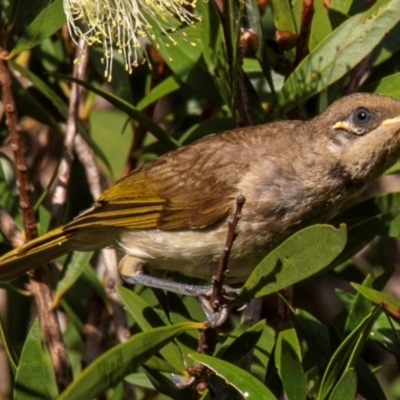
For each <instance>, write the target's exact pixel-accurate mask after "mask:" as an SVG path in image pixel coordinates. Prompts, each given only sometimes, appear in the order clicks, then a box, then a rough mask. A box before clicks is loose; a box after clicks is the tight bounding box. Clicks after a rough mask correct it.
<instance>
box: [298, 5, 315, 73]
mask: <svg viewBox="0 0 400 400" xmlns="http://www.w3.org/2000/svg"><path fill="white" fill-rule="evenodd" d="M313 16H314V1H313V0H303V10H302V11H301V28H300V33H299V38H298V42H297V48H296V57H295V60H294V65H293V67H294V68H296V66H297V65H299V64H300V62H301V60H302V59H303V58H304V57H305V56H306V55H307V54H308V52H309V49H308V42H309V39H310V33H311V23H312V19H313Z"/></svg>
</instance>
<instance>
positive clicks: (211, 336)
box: [190, 194, 246, 390]
mask: <svg viewBox="0 0 400 400" xmlns="http://www.w3.org/2000/svg"><path fill="white" fill-rule="evenodd" d="M245 201H246V198H245V197H244V196H243V195H242V194H240V195H239V196H237V198H236V210H235V214H234V216H233V220H232V221H229V222H228V226H229V228H228V233H227V236H226V241H225V246H224V249H223V251H222V254H221V258H220V260H219V265H218V272H217V275H216V276H215V277H214V278H213V289H212V293H211V298H210V304H211V307H212V308H213V310H214V312H219V311H220V307H221V304H222V301H223V284H224V276H225V275H227V273H228V261H229V255H230V253H231V249H232V245H233V242H234V241H235V239H236V236H237V233H236V227H237V224H238V222H239V220H240V218H241V214H242V208H243V206H244V203H245ZM217 336H218V335H217V330H216V329H215V327H214V326H209V327H208V328H207V329H204V330H203V331H202V332H201V334H200V337H199V343H198V347H197V352H198V353H200V354H212V353H213V352H214V350H215V346H216V344H217ZM190 373H191V374H192V376H194V377H195V386H196V388H197V389H199V388H201V390H204V389H205V387H206V386H207V383H206V375H207V368H206V367H205V366H204V365H202V364H199V363H195V365H194V367H193V368H192V369H191V371H190Z"/></svg>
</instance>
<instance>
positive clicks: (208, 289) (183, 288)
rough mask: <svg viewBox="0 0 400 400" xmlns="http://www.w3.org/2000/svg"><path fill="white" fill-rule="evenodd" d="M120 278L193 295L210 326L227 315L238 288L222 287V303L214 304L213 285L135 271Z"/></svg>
mask: <svg viewBox="0 0 400 400" xmlns="http://www.w3.org/2000/svg"><path fill="white" fill-rule="evenodd" d="M122 279H123V280H124V281H125V282H126V283H129V284H131V285H135V284H139V285H143V286H147V287H151V288H153V289H161V290H168V291H170V292H174V293H177V294H181V295H184V296H191V297H195V298H197V299H198V300H199V301H200V304H201V307H202V309H203V311H204V314H205V315H206V318H207V321H208V323H209V324H210V327H213V328H215V327H217V326H220V325H222V324H223V323H224V322H225V320H226V318H227V317H228V304H229V302H230V301H232V300H233V299H234V298H235V297H236V294H237V293H238V291H239V289H237V288H232V287H230V286H228V285H224V286H223V287H222V293H223V299H224V300H226V301H224V302H223V303H221V302H218V303H219V304H215V302H214V305H212V304H211V302H210V297H211V294H212V290H213V285H189V284H186V283H180V282H173V281H169V280H166V279H161V278H156V277H154V276H150V275H145V274H143V273H136V274H134V275H129V276H128V275H122Z"/></svg>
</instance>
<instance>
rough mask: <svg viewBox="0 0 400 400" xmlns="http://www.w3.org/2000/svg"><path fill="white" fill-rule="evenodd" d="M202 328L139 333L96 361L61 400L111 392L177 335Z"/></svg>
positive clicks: (175, 327)
mask: <svg viewBox="0 0 400 400" xmlns="http://www.w3.org/2000/svg"><path fill="white" fill-rule="evenodd" d="M202 328H203V324H199V323H183V324H177V325H173V326H168V327H161V328H155V329H150V330H148V331H147V332H141V333H138V334H137V335H134V336H132V337H131V338H130V339H128V340H127V341H126V342H125V343H121V344H118V345H117V346H114V347H113V348H112V349H110V350H108V351H107V352H106V353H104V354H102V355H101V356H100V357H99V358H97V359H96V360H95V361H93V363H92V364H90V365H89V366H88V367H87V368H86V369H84V370H83V371H82V372H81V373H80V374H79V375H78V376H77V377H76V378H75V379H74V381H73V382H72V383H71V384H70V385H69V386H68V387H67V389H65V391H64V392H63V393H61V395H60V396H59V398H58V400H67V399H68V400H76V399H91V398H94V397H97V396H98V395H100V394H101V393H103V392H104V391H105V390H107V389H108V388H110V387H113V386H115V385H116V384H117V383H118V382H120V381H121V380H122V379H123V378H124V377H125V376H126V375H128V374H129V373H130V372H132V371H133V370H134V369H135V368H137V367H138V366H140V365H141V364H143V363H144V362H145V361H146V360H147V359H149V358H150V357H151V356H152V355H154V354H155V353H157V352H158V351H159V350H160V349H162V348H163V347H164V346H165V345H166V344H167V343H169V342H170V341H171V340H172V339H174V337H176V336H177V335H180V334H181V333H183V332H185V331H187V330H189V329H202Z"/></svg>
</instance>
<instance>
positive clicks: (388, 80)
mask: <svg viewBox="0 0 400 400" xmlns="http://www.w3.org/2000/svg"><path fill="white" fill-rule="evenodd" d="M399 79H400V72H396V73H395V74H392V75H388V76H385V77H384V78H382V79H380V80H379V81H377V82H371V83H369V84H368V85H365V86H362V87H361V91H363V92H370V93H381V94H386V95H387V96H393V97H397V98H400V87H399V84H398V83H399Z"/></svg>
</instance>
